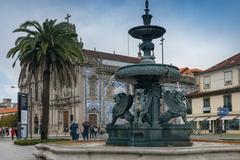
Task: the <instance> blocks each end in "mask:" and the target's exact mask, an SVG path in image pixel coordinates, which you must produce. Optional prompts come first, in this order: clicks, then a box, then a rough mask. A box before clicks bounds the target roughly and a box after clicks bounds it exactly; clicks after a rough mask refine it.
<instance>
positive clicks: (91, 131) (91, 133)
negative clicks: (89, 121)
mask: <svg viewBox="0 0 240 160" xmlns="http://www.w3.org/2000/svg"><path fill="white" fill-rule="evenodd" d="M89 132H90V139H93V135H94V128H93V125H91V126H90V128H89Z"/></svg>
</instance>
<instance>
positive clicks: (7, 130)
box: [5, 128, 9, 136]
mask: <svg viewBox="0 0 240 160" xmlns="http://www.w3.org/2000/svg"><path fill="white" fill-rule="evenodd" d="M5 131H6V136H9V129H8V128H5Z"/></svg>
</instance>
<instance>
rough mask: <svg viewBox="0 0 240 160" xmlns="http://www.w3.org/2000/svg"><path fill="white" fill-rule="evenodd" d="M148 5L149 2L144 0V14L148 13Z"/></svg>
mask: <svg viewBox="0 0 240 160" xmlns="http://www.w3.org/2000/svg"><path fill="white" fill-rule="evenodd" d="M148 6H149V2H148V0H146V1H145V9H144V10H145V12H146V14H148V12H149V11H150V10H149V9H148Z"/></svg>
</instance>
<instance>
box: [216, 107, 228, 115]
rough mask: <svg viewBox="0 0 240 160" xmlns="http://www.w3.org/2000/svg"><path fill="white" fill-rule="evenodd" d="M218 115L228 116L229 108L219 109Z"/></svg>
mask: <svg viewBox="0 0 240 160" xmlns="http://www.w3.org/2000/svg"><path fill="white" fill-rule="evenodd" d="M217 114H218V115H219V116H226V115H228V114H229V108H227V107H218V108H217Z"/></svg>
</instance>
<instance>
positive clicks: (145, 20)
mask: <svg viewBox="0 0 240 160" xmlns="http://www.w3.org/2000/svg"><path fill="white" fill-rule="evenodd" d="M148 6H149V2H148V0H146V1H145V9H144V11H145V14H144V15H142V18H143V24H144V25H147V26H149V25H150V24H151V19H152V15H151V14H149V11H150V10H149V9H148Z"/></svg>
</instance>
